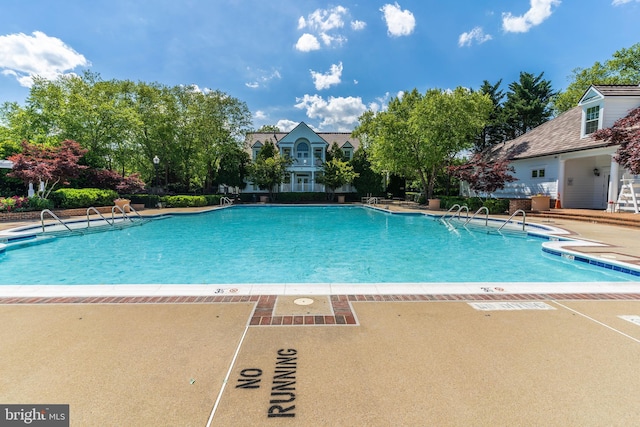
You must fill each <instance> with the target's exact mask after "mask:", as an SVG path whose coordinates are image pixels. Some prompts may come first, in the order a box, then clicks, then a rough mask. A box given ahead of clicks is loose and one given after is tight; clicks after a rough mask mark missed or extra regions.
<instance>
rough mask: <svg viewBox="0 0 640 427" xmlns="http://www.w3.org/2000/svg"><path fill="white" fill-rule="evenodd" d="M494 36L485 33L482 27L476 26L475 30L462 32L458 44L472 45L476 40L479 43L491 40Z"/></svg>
mask: <svg viewBox="0 0 640 427" xmlns="http://www.w3.org/2000/svg"><path fill="white" fill-rule="evenodd" d="M492 38H493V37H491V35H489V34H485V33H484V30H483V29H482V27H475V28H474V29H473V30H471V31H469V32H468V33H462V34H460V37H459V38H458V46H460V47H462V46H471V44H472V43H473V42H474V41H475V42H477V43H478V44H482V43H484V42H486V41H489V40H491V39H492Z"/></svg>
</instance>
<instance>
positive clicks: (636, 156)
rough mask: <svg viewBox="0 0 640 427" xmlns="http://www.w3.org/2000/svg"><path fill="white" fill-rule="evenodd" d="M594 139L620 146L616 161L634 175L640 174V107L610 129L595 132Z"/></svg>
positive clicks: (617, 121)
mask: <svg viewBox="0 0 640 427" xmlns="http://www.w3.org/2000/svg"><path fill="white" fill-rule="evenodd" d="M593 137H594V138H595V139H596V140H601V141H608V142H610V143H611V144H616V145H618V144H619V145H620V147H619V148H618V151H617V152H616V155H615V157H614V160H615V161H616V162H618V164H620V165H621V166H623V167H624V168H626V169H629V170H630V171H631V173H632V174H634V175H637V174H640V107H638V108H635V109H633V110H631V112H630V113H629V114H627V115H626V116H625V117H623V118H621V119H618V120H616V122H615V123H614V124H613V126H611V127H610V128H606V129H600V130H598V131H596V132H594V133H593Z"/></svg>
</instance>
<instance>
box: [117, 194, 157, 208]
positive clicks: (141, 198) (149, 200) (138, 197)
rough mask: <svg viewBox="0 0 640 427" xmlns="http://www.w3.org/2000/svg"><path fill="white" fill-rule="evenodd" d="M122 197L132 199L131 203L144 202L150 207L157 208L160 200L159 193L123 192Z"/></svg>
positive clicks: (143, 203)
mask: <svg viewBox="0 0 640 427" xmlns="http://www.w3.org/2000/svg"><path fill="white" fill-rule="evenodd" d="M120 197H122V198H123V199H129V200H131V204H134V203H137V204H142V205H144V207H145V208H148V209H150V208H155V207H156V206H158V202H159V201H160V196H158V195H157V194H123V195H121V196H120Z"/></svg>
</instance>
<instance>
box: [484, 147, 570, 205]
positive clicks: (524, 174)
mask: <svg viewBox="0 0 640 427" xmlns="http://www.w3.org/2000/svg"><path fill="white" fill-rule="evenodd" d="M511 166H513V167H514V168H515V170H516V171H515V173H514V174H513V175H514V176H515V177H516V179H517V181H515V182H512V183H508V184H507V185H506V186H505V188H504V189H503V190H499V191H496V192H495V196H496V197H504V198H518V199H519V198H527V197H531V196H533V195H536V194H546V195H549V196H551V197H552V198H555V197H556V194H557V192H558V185H557V183H558V159H556V158H554V157H552V156H548V157H542V158H538V159H525V160H515V161H513V162H512V163H511ZM534 170H535V171H537V172H538V173H539V171H540V170H544V177H543V178H540V177H535V178H534V177H532V176H531V175H532V171H534Z"/></svg>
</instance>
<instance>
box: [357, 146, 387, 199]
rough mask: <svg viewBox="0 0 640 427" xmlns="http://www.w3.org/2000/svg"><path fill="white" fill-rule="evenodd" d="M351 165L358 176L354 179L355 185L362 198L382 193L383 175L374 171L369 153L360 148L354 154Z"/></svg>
mask: <svg viewBox="0 0 640 427" xmlns="http://www.w3.org/2000/svg"><path fill="white" fill-rule="evenodd" d="M351 165H352V166H353V171H354V172H355V173H357V174H358V176H356V177H354V179H353V185H354V186H355V187H356V190H358V194H359V195H360V196H365V195H368V194H372V195H375V196H377V195H379V194H381V193H382V191H383V188H382V182H383V180H382V175H380V174H379V173H376V172H374V171H373V169H372V168H371V162H370V161H369V156H368V154H367V151H366V150H365V149H364V148H363V147H359V148H358V149H357V150H356V151H355V153H353V159H351Z"/></svg>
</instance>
